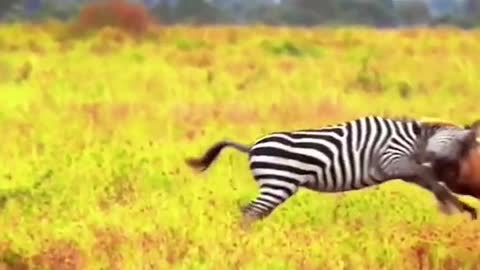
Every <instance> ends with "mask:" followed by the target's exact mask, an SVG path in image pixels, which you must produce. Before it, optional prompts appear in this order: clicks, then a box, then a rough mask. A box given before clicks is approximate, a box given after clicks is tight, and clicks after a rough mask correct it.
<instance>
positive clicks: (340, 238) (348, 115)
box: [0, 25, 480, 270]
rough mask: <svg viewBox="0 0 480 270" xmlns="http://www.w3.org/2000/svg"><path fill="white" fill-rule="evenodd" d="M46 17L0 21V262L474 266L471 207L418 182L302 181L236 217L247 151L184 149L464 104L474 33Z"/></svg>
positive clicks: (456, 110)
mask: <svg viewBox="0 0 480 270" xmlns="http://www.w3.org/2000/svg"><path fill="white" fill-rule="evenodd" d="M59 29H60V30H59ZM59 31H61V27H58V26H57V27H53V26H49V25H45V26H26V25H11V26H2V27H1V28H0V37H1V38H0V50H2V52H3V53H2V54H0V100H1V102H0V125H1V132H0V141H2V142H3V143H2V146H1V147H0V158H1V160H2V166H0V231H1V233H0V261H3V262H2V263H0V269H72V270H76V269H480V259H479V257H478V247H479V245H480V235H479V232H480V225H479V223H478V222H472V221H470V220H469V218H468V216H467V215H456V216H450V217H447V216H444V215H442V214H440V213H439V212H438V211H437V206H436V203H435V201H434V199H433V196H431V195H430V194H429V193H427V192H425V191H423V190H421V189H419V188H417V187H414V186H410V185H407V184H404V183H402V182H392V183H389V184H385V185H383V186H380V187H378V188H374V189H369V190H364V191H359V192H351V193H348V194H337V195H334V194H317V193H313V192H310V191H305V190H302V191H301V192H300V193H299V194H297V196H295V197H294V198H292V199H291V200H289V201H288V203H286V204H285V205H283V206H282V207H280V208H279V209H278V210H277V211H276V212H275V213H274V214H273V215H272V216H271V217H269V218H268V219H267V220H265V221H263V222H261V223H259V224H257V225H256V226H255V227H254V228H252V230H251V231H248V232H246V231H242V230H240V229H239V224H238V223H239V220H240V212H239V205H243V204H245V203H247V202H248V201H249V200H251V199H253V198H254V197H255V195H256V194H257V193H256V192H257V188H256V186H255V183H254V182H253V181H252V178H251V176H250V173H249V171H248V164H247V159H246V157H245V156H243V155H242V154H240V153H238V152H234V151H225V152H224V153H222V156H221V158H220V159H219V160H218V161H217V163H216V164H215V165H214V166H213V167H212V169H211V170H210V171H208V173H207V174H205V175H197V174H195V173H193V172H192V171H191V170H189V168H187V167H186V166H185V164H184V162H183V160H184V159H185V158H186V157H190V156H197V155H199V154H201V153H203V151H204V150H205V149H206V148H207V147H209V146H210V145H211V144H212V143H214V142H215V141H217V140H220V139H224V138H229V139H232V140H236V141H239V142H242V143H246V144H248V143H251V142H253V141H254V140H255V139H257V138H259V137H261V136H262V135H264V134H265V133H267V132H270V131H275V130H287V129H299V128H314V127H320V126H323V125H327V124H332V123H336V122H339V121H343V120H349V119H352V118H354V117H357V116H363V115H366V114H381V115H385V114H388V115H406V116H413V117H423V116H429V117H439V118H444V119H448V120H451V121H454V122H456V123H466V122H469V121H472V120H474V119H476V118H477V117H478V115H477V111H478V110H477V104H478V102H477V100H478V97H479V96H480V92H478V85H479V83H480V79H479V78H480V76H479V75H480V71H479V70H480V64H479V63H480V62H479V60H480V54H478V51H479V49H480V45H479V44H478V42H476V40H477V39H478V38H479V37H480V35H479V33H477V32H470V33H465V32H461V31H457V30H452V29H447V28H444V29H437V30H426V29H418V30H403V31H395V32H392V31H375V30H370V29H365V28H345V29H335V30H333V29H331V30H329V29H311V30H301V29H296V30H294V29H286V28H277V29H274V28H268V27H260V26H258V27H251V28H227V27H224V28H221V27H218V28H213V27H207V28H188V27H175V28H165V29H160V30H156V32H154V33H152V35H151V36H150V38H149V39H147V40H143V41H138V40H134V39H131V38H129V36H128V35H126V34H124V33H122V32H120V31H117V30H114V29H106V30H103V31H101V32H99V33H97V34H96V35H92V36H90V37H86V38H84V39H81V40H69V39H60V38H58V36H59V35H58V33H59ZM465 200H468V199H467V198H465ZM469 201H471V203H472V205H474V206H476V207H479V204H478V203H477V202H476V201H474V200H469ZM421 267H422V268H421Z"/></svg>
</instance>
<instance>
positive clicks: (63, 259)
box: [32, 242, 86, 270]
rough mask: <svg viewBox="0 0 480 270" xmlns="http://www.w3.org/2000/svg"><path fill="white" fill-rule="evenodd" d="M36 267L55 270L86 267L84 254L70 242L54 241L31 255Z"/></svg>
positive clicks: (71, 269)
mask: <svg viewBox="0 0 480 270" xmlns="http://www.w3.org/2000/svg"><path fill="white" fill-rule="evenodd" d="M32 262H33V264H34V265H35V266H36V267H43V268H47V269H56V270H63V269H65V270H67V269H68V270H77V269H78V270H79V269H85V268H86V258H85V254H83V253H82V251H81V250H80V249H78V248H77V247H75V246H74V245H73V244H72V243H64V242H55V243H53V244H52V245H51V246H50V247H49V248H48V249H47V250H45V251H44V252H42V253H40V254H38V255H36V256H35V257H33V260H32Z"/></svg>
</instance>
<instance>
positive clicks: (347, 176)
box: [189, 116, 475, 219]
mask: <svg viewBox="0 0 480 270" xmlns="http://www.w3.org/2000/svg"><path fill="white" fill-rule="evenodd" d="M440 131H442V132H443V133H442V136H437V138H435V136H433V135H435V134H436V133H438V132H440ZM472 134H473V132H472V131H470V130H464V129H459V128H451V127H447V126H444V125H435V124H429V123H423V122H420V121H416V120H401V119H393V118H384V117H377V116H369V117H363V118H359V119H355V120H352V121H349V122H345V123H341V124H339V125H335V126H329V127H325V128H321V129H318V130H299V131H292V132H276V133H272V134H269V135H267V136H265V137H263V138H261V139H260V140H258V141H257V142H256V143H255V144H254V145H253V146H252V147H246V146H241V145H239V144H237V143H232V142H222V143H219V144H217V145H216V146H214V147H212V148H211V149H210V150H209V151H208V152H207V154H206V155H204V157H203V158H202V159H200V160H190V161H189V164H190V165H191V166H194V167H197V168H201V169H206V168H208V166H209V165H210V164H211V163H212V162H213V160H214V159H215V157H216V156H217V155H218V154H219V153H220V151H221V150H222V148H223V147H226V146H233V147H235V148H237V149H239V150H241V151H243V152H247V153H249V159H250V169H251V171H252V174H253V177H254V178H255V180H256V181H257V183H258V185H259V187H260V194H259V195H258V196H257V198H256V199H255V200H253V201H252V202H251V203H250V204H248V205H247V206H245V208H244V209H243V212H244V214H245V215H247V216H250V217H253V218H255V219H258V218H263V217H265V216H267V215H269V214H270V213H272V212H273V211H274V210H275V209H276V208H277V207H278V206H279V205H281V204H282V203H284V202H285V201H287V200H288V199H289V198H290V197H292V196H293V195H294V194H295V193H296V192H297V191H298V189H299V188H307V189H310V190H314V191H318V192H344V191H350V190H359V189H363V188H366V187H371V186H374V185H378V184H381V183H384V182H387V181H389V180H393V179H402V180H405V181H408V182H411V183H415V184H418V185H420V186H421V187H423V188H426V189H428V190H430V191H432V192H433V193H434V194H435V196H436V197H437V199H438V200H439V201H440V202H444V201H447V200H450V201H453V203H455V204H456V205H457V207H458V208H463V209H464V210H467V211H469V210H468V209H467V206H465V205H463V204H462V203H461V202H460V201H458V200H456V198H455V197H454V196H453V195H452V194H451V193H449V192H448V191H447V190H446V189H445V188H444V187H443V186H441V185H439V184H438V181H437V179H435V177H434V174H433V173H432V172H431V170H429V168H428V167H427V166H422V165H421V164H422V163H423V162H428V161H432V160H435V159H436V158H442V159H445V158H446V159H449V158H450V159H451V160H455V159H458V153H459V151H457V152H453V151H449V152H448V154H447V156H445V155H443V156H441V155H435V153H436V152H440V153H443V152H442V151H441V150H443V149H445V147H447V148H448V147H449V146H452V145H454V146H455V147H456V148H455V147H453V148H455V149H457V148H458V149H459V148H461V146H462V145H464V142H466V141H468V140H469V138H471V137H472V136H470V135H472ZM473 135H475V134H473ZM432 136H433V137H432ZM427 146H428V147H427ZM427 148H428V149H429V152H428V153H427V151H426V149H427ZM427 154H428V155H427ZM448 155H450V156H448Z"/></svg>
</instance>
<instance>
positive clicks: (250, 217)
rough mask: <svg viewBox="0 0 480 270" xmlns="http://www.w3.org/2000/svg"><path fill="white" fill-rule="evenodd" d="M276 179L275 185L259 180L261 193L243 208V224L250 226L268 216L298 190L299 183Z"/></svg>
mask: <svg viewBox="0 0 480 270" xmlns="http://www.w3.org/2000/svg"><path fill="white" fill-rule="evenodd" d="M275 181H276V182H275V185H273V184H272V182H271V181H269V182H267V181H262V180H260V181H259V182H260V194H259V195H258V196H257V198H255V200H253V201H252V202H250V203H249V204H248V205H246V206H244V207H242V208H241V212H242V215H243V217H242V225H243V226H247V227H249V226H250V225H251V224H252V223H254V222H256V221H259V220H262V219H264V218H266V217H268V216H269V215H270V214H271V213H273V212H274V211H275V209H277V208H278V206H280V205H281V204H283V203H285V202H286V201H287V200H288V199H289V198H291V197H292V196H293V195H294V194H295V193H296V192H297V191H298V188H299V186H298V185H295V184H292V183H285V182H283V181H281V180H275Z"/></svg>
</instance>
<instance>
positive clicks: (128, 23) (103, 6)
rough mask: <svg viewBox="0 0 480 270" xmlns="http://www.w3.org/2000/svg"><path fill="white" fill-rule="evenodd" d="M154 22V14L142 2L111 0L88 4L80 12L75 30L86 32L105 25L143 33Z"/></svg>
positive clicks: (134, 32)
mask: <svg viewBox="0 0 480 270" xmlns="http://www.w3.org/2000/svg"><path fill="white" fill-rule="evenodd" d="M152 23H153V18H152V16H151V15H150V14H149V12H148V10H147V9H146V8H145V7H144V6H142V5H141V4H133V3H128V2H126V1H123V0H109V1H105V2H101V3H94V4H90V5H88V6H86V7H85V8H84V9H83V10H82V11H81V12H80V15H79V18H78V20H77V22H76V24H75V30H77V31H79V32H80V33H85V32H91V31H96V30H99V29H101V28H104V27H115V28H120V29H123V30H125V31H127V32H129V33H132V34H140V35H141V34H145V33H146V32H147V31H148V30H149V27H150V26H151V25H152Z"/></svg>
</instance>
